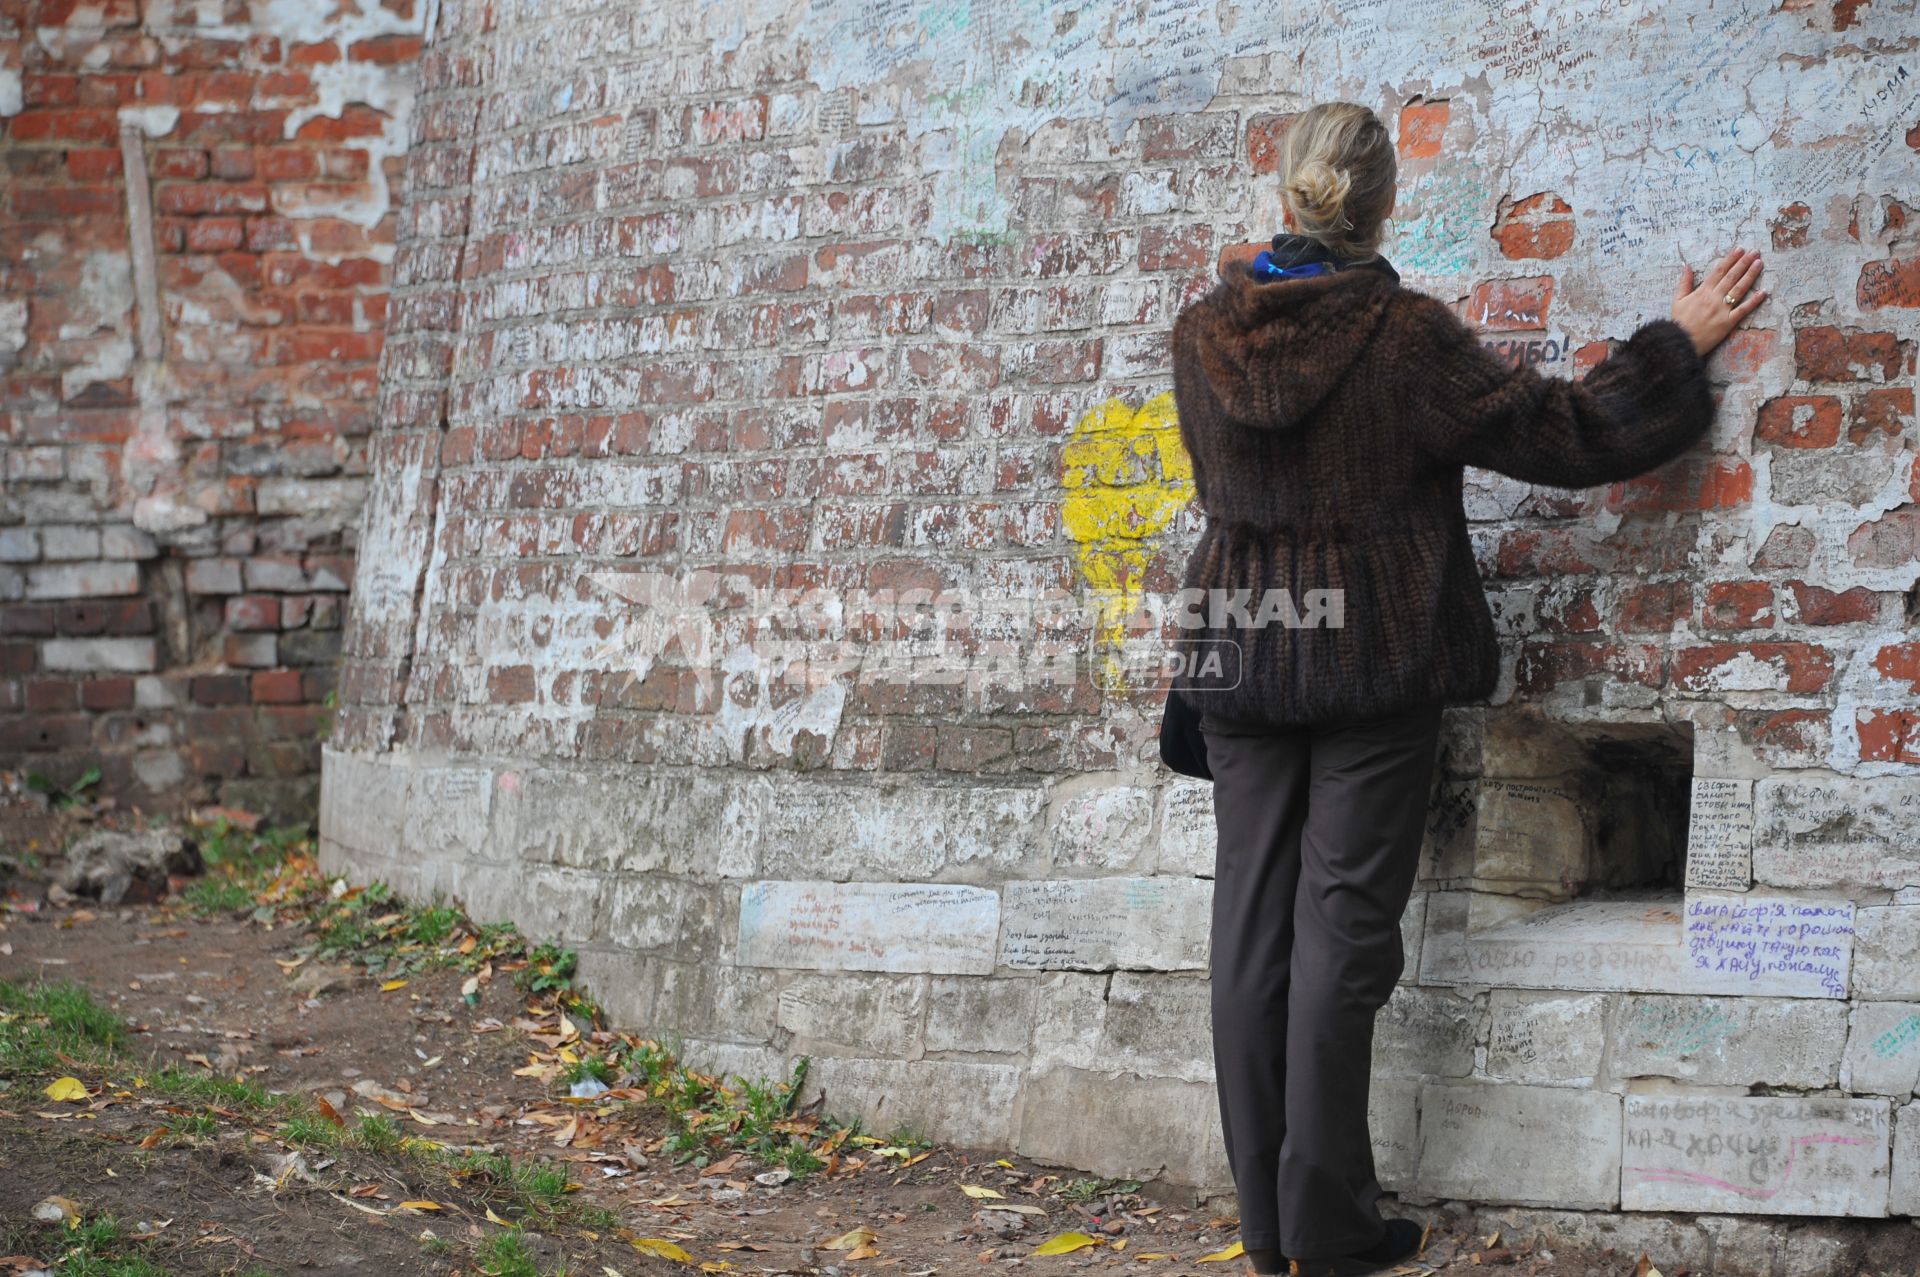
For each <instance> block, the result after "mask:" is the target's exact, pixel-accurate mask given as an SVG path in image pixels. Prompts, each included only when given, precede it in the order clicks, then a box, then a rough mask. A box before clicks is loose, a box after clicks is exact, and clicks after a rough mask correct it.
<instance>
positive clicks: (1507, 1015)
mask: <svg viewBox="0 0 1920 1277" xmlns="http://www.w3.org/2000/svg"><path fill="white" fill-rule="evenodd" d="M1489 1001H1490V1006H1491V1009H1492V1023H1491V1025H1490V1026H1489V1028H1488V1030H1487V1063H1486V1073H1487V1076H1488V1077H1495V1078H1504V1079H1507V1080H1510V1081H1514V1082H1560V1083H1568V1082H1580V1083H1586V1082H1591V1081H1592V1080H1593V1079H1594V1078H1596V1077H1598V1076H1599V1074H1600V1060H1601V1057H1602V1056H1603V1055H1604V1054H1605V1052H1606V1044H1607V1004H1608V1002H1609V998H1608V997H1607V996H1606V995H1605V994H1598V993H1589V994H1579V995H1574V996H1565V995H1555V994H1534V993H1520V992H1516V991H1514V990H1511V989H1495V990H1494V991H1493V994H1492V996H1491V998H1490V1000H1489Z"/></svg>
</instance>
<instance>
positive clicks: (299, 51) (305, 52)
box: [287, 40, 340, 66]
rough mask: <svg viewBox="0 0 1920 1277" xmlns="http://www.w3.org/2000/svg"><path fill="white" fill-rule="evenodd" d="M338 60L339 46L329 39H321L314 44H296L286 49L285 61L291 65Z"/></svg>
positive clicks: (318, 63) (319, 63) (310, 64)
mask: <svg viewBox="0 0 1920 1277" xmlns="http://www.w3.org/2000/svg"><path fill="white" fill-rule="evenodd" d="M339 60H340V46H339V45H337V44H335V43H334V42H333V41H331V40H321V41H319V42H317V43H315V44H296V45H294V46H293V47H292V48H290V49H288V50H287V62H288V64H289V65H291V66H322V65H324V64H326V63H329V62H338V61H339Z"/></svg>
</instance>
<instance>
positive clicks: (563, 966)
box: [513, 944, 580, 993]
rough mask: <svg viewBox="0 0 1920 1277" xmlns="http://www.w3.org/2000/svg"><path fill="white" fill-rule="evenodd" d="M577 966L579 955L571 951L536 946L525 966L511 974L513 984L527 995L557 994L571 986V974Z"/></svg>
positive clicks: (557, 947)
mask: <svg viewBox="0 0 1920 1277" xmlns="http://www.w3.org/2000/svg"><path fill="white" fill-rule="evenodd" d="M579 965H580V958H579V955H577V954H575V953H574V951H573V950H571V949H562V948H560V947H559V946H558V945H551V944H542V945H536V946H534V949H533V952H532V953H529V954H528V955H527V965H526V966H524V967H522V968H520V970H518V971H516V972H514V973H513V982H514V984H515V985H516V986H518V987H519V988H521V989H524V990H525V991H527V992H528V993H555V992H559V991H561V990H565V989H567V988H570V987H571V986H572V984H573V973H574V971H575V970H576V969H578V967H579Z"/></svg>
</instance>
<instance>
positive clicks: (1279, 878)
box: [1200, 705, 1441, 1258]
mask: <svg viewBox="0 0 1920 1277" xmlns="http://www.w3.org/2000/svg"><path fill="white" fill-rule="evenodd" d="M1440 719H1441V707H1440V706H1438V705H1435V706H1432V707H1430V708H1423V709H1420V710H1417V711H1414V712H1411V713H1407V714H1401V715H1396V716H1393V717H1390V718H1381V719H1375V720H1372V721H1367V722H1350V723H1341V724H1338V725H1332V726H1325V725H1315V726H1307V727H1292V728H1278V729H1276V728H1269V727H1261V726H1257V725H1253V724H1243V723H1236V722H1232V721H1229V720H1224V719H1221V718H1219V717H1218V716H1217V715H1211V714H1209V715H1205V716H1204V717H1203V718H1202V719H1201V724H1200V726H1201V730H1202V732H1203V733H1204V734H1205V736H1206V741H1207V762H1208V765H1209V766H1210V767H1211V768H1212V770H1213V804H1214V819H1215V823H1216V827H1217V830H1218V835H1219V840H1218V843H1217V844H1216V850H1215V861H1214V882H1213V940H1212V945H1213V948H1212V985H1213V987H1212V1012H1213V1056H1214V1072H1215V1077H1216V1081H1217V1084H1218V1089H1219V1093H1220V1120H1221V1122H1222V1124H1223V1127H1224V1131H1225V1137H1226V1148H1227V1160H1228V1162H1229V1164H1230V1165H1231V1167H1232V1169H1233V1178H1234V1187H1235V1189H1236V1191H1237V1193H1238V1195H1239V1198H1240V1241H1241V1244H1242V1245H1243V1246H1245V1247H1247V1248H1248V1249H1250V1250H1251V1249H1257V1248H1271V1247H1278V1248H1279V1249H1280V1250H1281V1251H1282V1252H1283V1253H1285V1254H1286V1255H1288V1256H1293V1257H1299V1258H1322V1257H1327V1256H1332V1255H1338V1254H1344V1253H1346V1252H1349V1251H1353V1250H1359V1249H1363V1248H1365V1247H1367V1246H1370V1245H1372V1244H1373V1243H1374V1242H1376V1241H1378V1240H1379V1239H1380V1238H1381V1236H1382V1235H1383V1234H1384V1233H1385V1231H1386V1221H1385V1219H1384V1217H1383V1216H1382V1215H1381V1213H1380V1210H1379V1208H1378V1206H1376V1205H1375V1201H1376V1199H1377V1198H1378V1197H1379V1196H1380V1193H1381V1188H1380V1183H1379V1181H1378V1180H1377V1179H1376V1178H1375V1177H1374V1165H1373V1144H1372V1141H1371V1140H1370V1139H1369V1138H1368V1131H1367V1092H1368V1085H1369V1082H1370V1080H1371V1065H1372V1054H1373V1021H1374V1015H1375V1013H1376V1012H1378V1011H1379V1009H1380V1008H1381V1007H1382V1006H1384V1005H1385V1004H1386V1001H1387V998H1388V997H1389V995H1391V994H1392V992H1393V987H1394V984H1395V982H1396V981H1397V980H1399V978H1400V975H1401V973H1402V972H1403V971H1404V970H1405V966H1406V955H1405V953H1404V951H1403V949H1402V947H1401V942H1400V917H1401V914H1402V913H1404V912H1405V910H1406V906H1407V898H1408V896H1409V895H1410V894H1411V893H1412V890H1413V880H1414V878H1415V876H1416V875H1417V872H1418V869H1419V859H1420V843H1421V838H1422V835H1423V833H1424V830H1425V826H1426V813H1427V796H1428V789H1429V785H1430V782H1431V779H1432V775H1433V765H1434V755H1435V749H1436V746H1437V744H1438V740H1439V731H1440Z"/></svg>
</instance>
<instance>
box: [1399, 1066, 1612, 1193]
mask: <svg viewBox="0 0 1920 1277" xmlns="http://www.w3.org/2000/svg"><path fill="white" fill-rule="evenodd" d="M1415 1183H1416V1188H1417V1191H1418V1192H1419V1193H1420V1194H1421V1195H1423V1196H1428V1197H1466V1198H1477V1199H1480V1200H1484V1201H1496V1202H1510V1203H1512V1204H1514V1205H1519V1206H1564V1207H1571V1208H1576V1209H1584V1210H1608V1209H1611V1208H1612V1207H1613V1206H1615V1205H1616V1204H1617V1203H1618V1202H1619V1197H1620V1192H1619V1186H1620V1097H1619V1096H1617V1095H1612V1094H1608V1093H1607V1092H1604V1091H1585V1090H1579V1089H1576V1088H1574V1087H1562V1086H1524V1085H1522V1084H1520V1083H1517V1082H1428V1083H1426V1084H1425V1085H1424V1086H1423V1087H1422V1089H1421V1092H1420V1165H1419V1171H1418V1173H1417V1175H1416V1176H1415Z"/></svg>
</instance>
